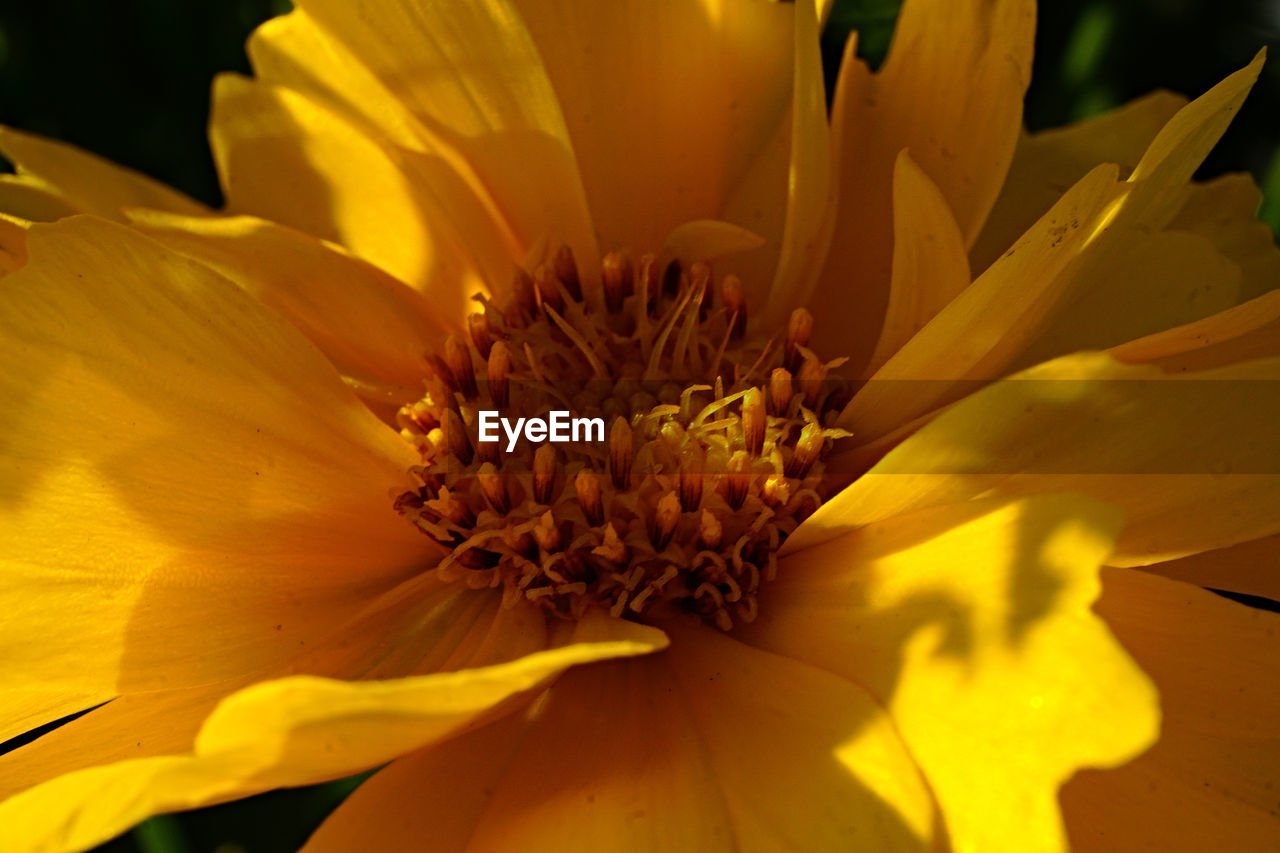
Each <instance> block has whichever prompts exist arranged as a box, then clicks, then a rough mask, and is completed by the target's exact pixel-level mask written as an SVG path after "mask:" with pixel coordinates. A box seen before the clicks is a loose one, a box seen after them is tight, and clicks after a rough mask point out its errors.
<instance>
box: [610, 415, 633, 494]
mask: <svg viewBox="0 0 1280 853" xmlns="http://www.w3.org/2000/svg"><path fill="white" fill-rule="evenodd" d="M634 453H635V448H634V447H633V444H632V437H631V425H630V424H628V423H627V419H626V418H622V417H619V418H614V421H613V427H612V428H611V429H610V430H609V476H610V477H612V478H613V487H614V488H615V489H617V490H618V491H620V492H625V491H626V490H627V487H628V486H629V485H630V483H631V459H632V455H633V454H634Z"/></svg>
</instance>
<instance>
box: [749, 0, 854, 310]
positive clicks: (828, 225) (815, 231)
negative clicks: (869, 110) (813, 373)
mask: <svg viewBox="0 0 1280 853" xmlns="http://www.w3.org/2000/svg"><path fill="white" fill-rule="evenodd" d="M795 10H796V11H795V15H794V17H795V48H794V53H795V72H794V83H793V88H792V95H791V157H790V163H789V166H788V169H787V213H786V220H785V227H784V230H783V233H782V242H781V245H780V253H779V257H778V265H777V269H776V270H775V271H774V274H773V281H772V285H771V286H770V288H769V295H768V301H767V302H766V303H765V311H764V323H765V326H766V328H767V327H768V326H769V325H770V324H777V323H780V322H782V321H783V320H784V319H785V318H786V317H787V315H788V314H789V313H790V311H791V309H793V308H794V307H796V306H797V305H800V304H803V303H804V302H805V301H806V298H807V296H808V295H809V294H811V293H812V292H813V288H814V286H815V284H816V283H817V278H818V274H819V273H820V272H821V271H822V261H823V259H824V258H825V257H826V254H827V249H828V246H829V244H830V242H831V234H832V230H833V229H834V227H835V207H836V201H837V199H836V192H835V183H834V181H833V180H832V162H831V133H830V130H829V129H828V123H827V98H826V89H825V87H824V84H823V71H822V52H821V49H820V44H819V36H818V32H819V25H818V20H817V18H816V17H815V15H814V14H813V13H812V12H811V11H810V7H809V4H808V3H807V2H803V3H798V4H796V5H795ZM820 13H821V10H820ZM766 203H767V202H766Z"/></svg>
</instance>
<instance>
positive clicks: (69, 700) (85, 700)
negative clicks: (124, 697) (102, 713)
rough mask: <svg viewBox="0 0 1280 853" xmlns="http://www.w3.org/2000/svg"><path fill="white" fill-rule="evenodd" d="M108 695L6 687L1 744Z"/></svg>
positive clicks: (1, 699)
mask: <svg viewBox="0 0 1280 853" xmlns="http://www.w3.org/2000/svg"><path fill="white" fill-rule="evenodd" d="M111 698H112V694H110V693H73V692H68V691H65V690H25V689H22V688H9V689H6V690H5V691H4V692H3V693H0V744H3V743H5V742H6V741H8V740H9V739H11V738H15V737H17V736H18V735H21V734H25V733H27V732H30V731H32V730H34V729H37V728H39V727H40V726H43V725H46V724H48V723H52V722H55V721H56V720H60V719H62V718H63V717H66V716H68V715H70V714H75V713H78V712H80V711H84V710H87V709H89V708H92V707H94V706H95V705H101V704H102V703H103V702H106V701H107V700H109V699H111ZM0 760H3V759H2V758H0ZM0 796H3V795H2V794H0Z"/></svg>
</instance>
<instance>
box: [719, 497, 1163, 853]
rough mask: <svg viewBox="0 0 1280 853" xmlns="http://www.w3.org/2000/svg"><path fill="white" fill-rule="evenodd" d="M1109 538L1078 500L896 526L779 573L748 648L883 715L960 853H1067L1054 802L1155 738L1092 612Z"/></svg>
mask: <svg viewBox="0 0 1280 853" xmlns="http://www.w3.org/2000/svg"><path fill="white" fill-rule="evenodd" d="M1119 521H1120V519H1119V514H1118V513H1116V512H1115V511H1114V510H1112V509H1110V508H1108V507H1105V506H1104V505H1102V504H1097V503H1094V502H1093V501H1090V500H1086V499H1084V498H1080V497H1077V496H1072V495H1051V496H1042V497H1036V498H1031V499H1027V500H1022V501H1015V502H1009V503H999V502H995V503H993V502H981V503H970V504H965V505H960V506H949V507H941V508H938V509H935V510H931V511H928V512H925V513H920V514H917V515H914V516H908V517H903V518H898V519H894V520H892V521H889V522H885V523H883V524H878V525H875V526H873V527H870V528H867V529H864V530H861V531H858V532H855V533H852V534H849V535H847V536H844V537H842V538H840V539H837V540H834V541H832V542H829V543H827V544H825V545H822V546H820V547H818V548H814V549H811V550H807V551H805V552H803V553H800V554H796V555H794V556H792V557H790V558H788V559H786V560H784V561H783V562H782V564H781V565H780V566H779V568H778V578H777V581H776V582H775V583H774V584H773V585H771V587H770V589H769V596H768V598H769V600H768V602H767V606H764V607H761V610H760V618H759V620H757V622H755V623H752V624H750V625H747V626H744V629H743V634H742V637H743V640H744V641H746V642H750V643H753V644H755V645H759V646H761V647H762V648H766V649H769V650H771V651H775V652H778V653H779V654H785V655H787V656H789V657H795V658H798V659H800V660H804V661H807V662H809V663H812V664H813V665H815V666H818V667H821V668H823V669H827V670H830V671H831V672H834V673H836V674H839V675H843V676H844V677H846V678H849V679H850V680H853V681H856V682H858V683H860V684H863V685H865V686H866V688H867V689H868V690H869V691H870V692H871V694H872V695H873V696H874V697H875V698H876V699H877V700H878V701H879V702H881V703H882V704H883V705H884V706H885V707H887V708H888V709H889V713H890V715H891V716H892V718H893V720H894V722H895V723H896V724H897V727H898V731H899V732H901V735H902V738H903V740H904V742H905V743H906V745H907V748H908V749H909V750H910V751H911V754H912V755H913V756H914V757H915V760H916V762H917V764H919V766H920V768H921V770H922V772H923V773H924V776H925V779H926V780H927V782H928V784H929V786H930V788H931V789H932V790H933V792H934V794H935V796H936V797H937V800H938V803H939V805H940V807H941V809H942V813H943V817H944V819H945V821H946V825H947V828H948V830H949V833H950V836H951V846H952V848H953V849H955V850H957V851H974V850H1014V849H1016V850H1027V851H1041V850H1045V851H1048V850H1064V849H1065V848H1066V837H1065V834H1064V831H1063V827H1062V821H1061V817H1060V815H1059V811H1058V804H1057V792H1058V787H1059V785H1061V784H1062V783H1063V782H1065V781H1066V780H1067V779H1068V778H1069V777H1070V776H1071V774H1072V773H1074V772H1075V771H1076V770H1077V769H1079V768H1080V767H1085V766H1113V765H1116V764H1118V763H1120V762H1123V761H1125V760H1128V759H1129V758H1131V757H1133V756H1134V755H1135V754H1137V753H1138V752H1139V751H1140V750H1142V749H1143V748H1145V747H1146V746H1148V745H1149V744H1150V743H1151V742H1152V741H1153V740H1154V739H1155V737H1156V730H1157V721H1158V719H1159V713H1158V704H1157V699H1156V695H1155V692H1154V690H1153V689H1152V687H1151V685H1150V683H1149V682H1148V681H1147V679H1146V678H1145V677H1144V676H1143V674H1142V673H1141V671H1139V670H1138V669H1137V667H1136V666H1135V665H1134V664H1133V662H1132V660H1130V658H1129V656H1128V655H1127V654H1126V653H1125V652H1124V650H1123V649H1122V648H1121V647H1120V645H1119V644H1118V643H1117V642H1116V641H1115V639H1114V638H1113V637H1112V636H1111V634H1110V632H1109V631H1108V630H1107V629H1106V627H1105V625H1104V623H1103V622H1102V621H1101V620H1100V619H1099V618H1098V617H1097V616H1095V615H1094V614H1093V613H1092V612H1091V611H1090V605H1091V604H1092V603H1093V601H1094V599H1095V598H1096V596H1097V595H1098V592H1099V589H1100V583H1099V580H1098V566H1099V564H1100V563H1101V561H1102V560H1103V558H1104V557H1105V556H1106V554H1107V551H1108V549H1109V548H1110V545H1111V541H1112V539H1113V537H1114V535H1115V532H1116V530H1117V529H1118V528H1119ZM1100 721H1105V724H1103V723H1100Z"/></svg>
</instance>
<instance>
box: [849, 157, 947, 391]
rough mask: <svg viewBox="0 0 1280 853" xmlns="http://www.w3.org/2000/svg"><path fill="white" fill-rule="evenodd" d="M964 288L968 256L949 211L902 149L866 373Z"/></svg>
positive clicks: (936, 188)
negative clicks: (883, 294)
mask: <svg viewBox="0 0 1280 853" xmlns="http://www.w3.org/2000/svg"><path fill="white" fill-rule="evenodd" d="M968 286H969V258H968V255H967V254H966V251H965V245H964V236H963V235H962V234H961V233H960V228H959V226H957V225H956V220H955V217H954V216H952V215H951V208H949V207H948V206H947V200H946V199H945V198H943V197H942V193H941V191H940V190H939V189H938V187H937V185H936V184H934V182H933V181H931V180H930V179H929V176H928V175H926V174H925V173H924V172H923V171H922V170H921V169H920V167H919V166H917V165H916V162H915V161H914V160H912V159H911V155H910V154H909V153H908V152H907V151H905V150H904V151H903V152H902V153H901V154H899V155H898V162H897V166H896V167H895V169H894V181H893V279H892V282H891V283H890V285H889V305H888V307H887V309H886V310H885V318H884V326H883V327H882V328H881V329H880V340H879V341H878V342H877V343H876V350H875V353H874V354H873V355H872V356H871V369H872V370H874V369H876V368H878V367H879V366H880V365H882V364H884V362H886V361H887V360H888V359H889V357H890V356H891V355H893V354H894V353H895V352H897V351H898V350H899V349H901V348H902V345H903V344H905V343H906V342H907V341H908V340H910V338H911V336H912V335H914V334H915V333H916V332H918V331H920V329H921V328H922V327H923V326H924V325H925V324H926V323H928V322H929V321H930V320H932V319H933V316H934V315H935V314H937V313H938V312H939V311H941V310H942V309H943V308H945V307H946V305H947V303H949V302H950V301H951V300H952V299H954V298H955V297H956V296H957V295H959V293H960V291H962V290H964V289H965V288H966V287H968Z"/></svg>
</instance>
